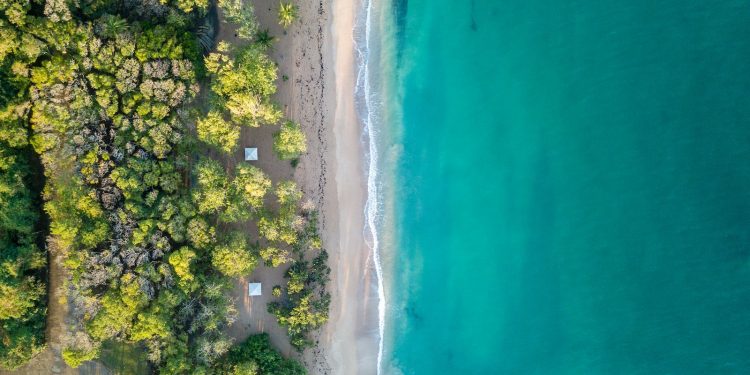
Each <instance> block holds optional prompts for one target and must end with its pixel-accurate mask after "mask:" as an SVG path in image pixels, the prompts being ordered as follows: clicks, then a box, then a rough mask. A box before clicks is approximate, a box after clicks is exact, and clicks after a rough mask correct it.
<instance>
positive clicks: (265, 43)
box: [255, 29, 276, 50]
mask: <svg viewBox="0 0 750 375" xmlns="http://www.w3.org/2000/svg"><path fill="white" fill-rule="evenodd" d="M275 40H276V38H275V37H274V36H273V35H271V34H270V33H269V32H268V29H265V30H261V31H258V32H257V33H256V34H255V44H257V45H259V46H261V47H262V48H263V49H265V50H268V49H271V48H272V47H273V42H274V41H275Z"/></svg>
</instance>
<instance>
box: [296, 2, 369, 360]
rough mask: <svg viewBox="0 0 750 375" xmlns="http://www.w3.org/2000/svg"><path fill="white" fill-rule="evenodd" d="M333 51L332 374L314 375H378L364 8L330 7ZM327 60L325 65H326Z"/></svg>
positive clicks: (325, 341)
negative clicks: (362, 80)
mask: <svg viewBox="0 0 750 375" xmlns="http://www.w3.org/2000/svg"><path fill="white" fill-rule="evenodd" d="M329 6H330V9H331V14H334V15H335V17H332V19H331V20H329V24H328V27H329V30H330V32H329V33H325V34H326V39H327V43H325V45H326V46H327V47H328V48H326V49H325V52H324V56H327V57H328V61H329V62H330V63H329V64H325V65H326V66H328V67H331V69H330V70H328V71H329V72H330V73H329V74H327V78H328V79H329V81H330V82H331V83H332V84H331V85H330V86H331V87H332V90H330V91H328V92H327V93H326V94H327V95H326V96H327V98H326V99H325V102H326V103H327V104H328V108H329V110H330V113H331V114H333V117H332V118H333V121H332V122H329V124H332V128H331V129H332V132H331V134H330V135H332V136H333V137H332V141H333V145H334V150H332V151H333V154H332V155H330V156H332V157H331V158H330V160H331V163H330V164H331V168H330V169H329V170H328V174H327V176H326V177H327V179H328V180H329V181H331V182H332V183H331V190H333V191H335V195H333V196H332V199H330V200H329V201H328V202H326V204H325V208H324V210H325V211H326V214H325V216H326V217H327V218H328V221H327V222H326V227H325V229H324V230H323V231H324V234H323V236H324V238H323V241H324V244H325V246H326V248H327V249H328V250H329V253H330V261H329V264H330V266H331V269H332V277H331V283H330V286H331V288H330V289H331V294H332V304H331V310H330V320H329V322H328V324H327V325H326V326H325V327H324V329H323V331H322V332H321V339H320V341H319V345H320V348H321V350H322V351H323V352H324V353H325V354H324V355H325V357H326V358H327V360H328V364H329V366H330V372H327V371H320V370H319V369H317V368H314V367H312V368H310V370H311V373H313V374H324V373H325V374H328V373H331V374H376V373H377V371H376V368H377V353H378V342H379V336H378V324H379V320H378V311H377V307H378V294H377V293H378V291H377V283H376V279H375V277H376V275H375V272H374V271H375V268H374V264H373V253H372V250H371V249H370V247H369V246H368V245H367V243H366V242H365V204H366V200H367V190H368V189H367V179H366V175H367V171H366V169H365V168H366V161H365V155H366V152H367V149H366V145H365V144H364V143H363V135H362V133H363V128H362V124H361V122H360V119H359V118H358V115H357V111H356V107H355V86H356V78H357V70H356V69H357V66H356V58H355V46H354V32H355V22H356V20H357V12H358V10H359V9H360V7H361V4H359V2H351V1H344V0H332V1H331V3H330V4H329ZM325 59H326V57H324V61H325Z"/></svg>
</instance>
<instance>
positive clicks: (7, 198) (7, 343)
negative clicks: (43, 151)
mask: <svg viewBox="0 0 750 375" xmlns="http://www.w3.org/2000/svg"><path fill="white" fill-rule="evenodd" d="M28 155H29V151H28V150H25V149H14V148H11V147H8V146H7V145H6V144H4V143H2V142H0V367H3V368H7V369H14V368H17V367H19V366H21V365H23V364H24V363H26V362H27V361H28V360H29V359H30V358H31V357H32V356H34V355H35V354H36V353H38V352H39V351H41V350H42V349H43V348H44V317H45V312H46V290H45V285H44V282H43V280H44V266H45V264H46V260H47V258H46V254H45V253H44V251H42V250H40V249H39V246H38V243H39V240H40V237H39V233H37V232H36V229H37V228H38V218H39V207H38V205H37V204H35V202H36V201H37V199H38V197H37V194H36V193H35V192H34V191H33V190H32V185H31V181H30V178H31V176H30V171H31V170H30V168H29V165H28V163H27V162H26V160H27V158H28Z"/></svg>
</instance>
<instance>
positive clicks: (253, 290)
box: [247, 283, 261, 297]
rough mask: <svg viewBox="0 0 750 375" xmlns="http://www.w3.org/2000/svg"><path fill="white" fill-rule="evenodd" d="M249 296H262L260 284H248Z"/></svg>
mask: <svg viewBox="0 0 750 375" xmlns="http://www.w3.org/2000/svg"><path fill="white" fill-rule="evenodd" d="M247 294H248V295H249V296H250V297H253V296H259V295H261V293H260V283H249V284H247Z"/></svg>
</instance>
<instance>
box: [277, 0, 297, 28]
mask: <svg viewBox="0 0 750 375" xmlns="http://www.w3.org/2000/svg"><path fill="white" fill-rule="evenodd" d="M297 12H298V8H297V6H296V5H294V4H292V3H291V2H288V3H284V2H283V1H282V2H280V3H279V25H281V27H283V28H285V29H286V28H288V27H289V26H291V25H292V23H293V22H294V20H296V19H297Z"/></svg>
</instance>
